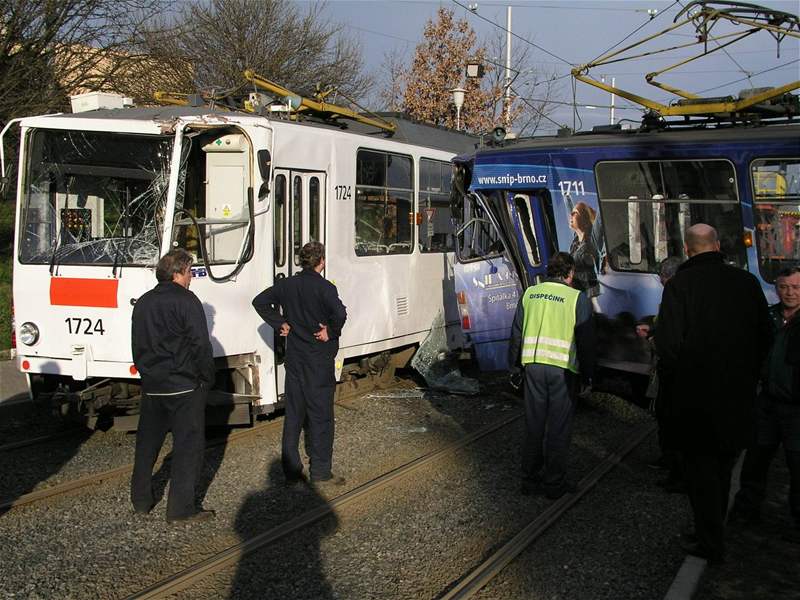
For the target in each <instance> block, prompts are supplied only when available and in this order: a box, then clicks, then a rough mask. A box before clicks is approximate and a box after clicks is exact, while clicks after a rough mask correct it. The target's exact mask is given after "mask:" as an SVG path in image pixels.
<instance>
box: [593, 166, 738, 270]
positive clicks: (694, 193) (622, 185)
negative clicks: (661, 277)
mask: <svg viewBox="0 0 800 600" xmlns="http://www.w3.org/2000/svg"><path fill="white" fill-rule="evenodd" d="M595 175H596V177H597V189H598V196H599V199H600V207H601V210H602V214H603V222H604V223H605V235H606V247H607V248H608V249H609V251H608V262H609V265H610V266H611V268H612V269H614V270H617V271H636V272H646V273H655V272H657V269H658V265H659V263H660V262H662V261H663V260H664V259H666V258H667V257H670V256H678V257H680V258H685V256H684V248H683V243H684V234H685V232H686V230H687V229H688V228H689V227H691V226H692V225H693V224H695V223H708V224H709V225H712V226H713V227H715V228H716V229H717V232H718V234H719V237H720V246H721V250H722V252H723V253H724V254H725V255H726V257H727V260H728V262H729V263H731V264H734V265H737V266H741V267H744V266H746V255H745V248H744V243H743V241H742V235H741V232H742V219H741V212H740V207H739V202H738V196H737V193H736V178H735V175H734V170H733V166H732V165H731V163H730V162H728V161H725V160H708V161H696V160H686V161H631V162H614V163H599V164H598V165H597V167H596V169H595Z"/></svg>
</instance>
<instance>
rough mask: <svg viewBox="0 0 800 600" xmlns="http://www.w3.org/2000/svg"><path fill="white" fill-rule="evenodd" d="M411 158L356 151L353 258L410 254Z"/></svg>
mask: <svg viewBox="0 0 800 600" xmlns="http://www.w3.org/2000/svg"><path fill="white" fill-rule="evenodd" d="M413 194H414V186H413V171H412V162H411V158H410V157H408V156H401V155H398V154H389V153H387V152H377V151H373V150H359V151H358V154H357V157H356V199H355V230H356V240H355V252H356V255H357V256H375V255H379V254H410V253H411V250H412V247H413V245H412V244H413V239H412V238H413V232H412V218H413V198H414V195H413Z"/></svg>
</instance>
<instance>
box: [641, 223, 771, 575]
mask: <svg viewBox="0 0 800 600" xmlns="http://www.w3.org/2000/svg"><path fill="white" fill-rule="evenodd" d="M685 243H686V252H687V254H688V256H689V260H687V261H686V262H685V263H684V264H683V265H681V267H680V268H679V269H678V272H677V274H676V275H675V276H674V277H673V278H672V279H670V280H669V282H667V284H666V286H665V287H664V294H663V297H662V301H661V309H660V311H659V315H658V327H657V329H656V333H655V342H656V349H657V351H658V357H659V363H658V373H659V380H660V384H661V385H662V386H663V393H664V404H665V405H664V412H665V415H664V417H665V419H666V420H667V422H668V423H669V424H670V425H669V426H670V428H671V430H672V431H673V432H674V434H675V442H676V445H677V447H678V449H679V450H680V451H681V452H682V455H683V458H684V465H683V467H684V471H685V477H686V484H687V488H688V491H689V499H690V500H691V504H692V510H693V512H694V522H695V535H696V538H697V540H696V542H692V543H687V544H686V545H685V549H686V550H687V552H689V553H690V554H694V555H697V556H701V557H704V558H706V559H708V560H709V561H711V562H718V561H721V560H722V559H723V554H724V519H725V514H726V512H727V508H728V493H729V490H730V480H731V471H732V470H733V465H734V462H735V460H736V457H737V455H738V453H739V452H740V451H741V450H742V449H743V448H745V447H746V446H748V445H749V443H750V440H751V438H752V434H753V415H754V399H755V394H756V385H757V383H758V377H759V371H760V366H761V363H762V361H763V359H764V357H765V356H766V354H767V351H768V349H769V345H770V341H771V337H772V336H771V332H770V324H769V314H768V312H767V302H766V299H765V298H764V294H763V292H762V291H761V287H760V285H759V283H758V280H756V278H755V277H753V276H752V275H751V274H750V273H748V272H746V271H743V270H742V269H738V268H736V267H733V266H730V265H726V264H725V259H724V256H723V255H722V253H721V252H720V251H719V248H720V245H719V240H718V238H717V232H716V230H715V229H714V228H713V227H710V226H709V225H705V224H702V223H700V224H697V225H693V226H692V227H690V228H689V229H688V230H687V232H686V237H685Z"/></svg>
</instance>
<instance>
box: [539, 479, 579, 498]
mask: <svg viewBox="0 0 800 600" xmlns="http://www.w3.org/2000/svg"><path fill="white" fill-rule="evenodd" d="M577 491H578V486H576V485H575V484H574V483H571V482H568V481H566V480H565V481H563V482H562V483H561V485H559V486H558V487H555V488H545V491H544V495H545V497H546V498H547V499H548V500H558V499H559V498H561V496H563V495H564V494H574V493H575V492H577Z"/></svg>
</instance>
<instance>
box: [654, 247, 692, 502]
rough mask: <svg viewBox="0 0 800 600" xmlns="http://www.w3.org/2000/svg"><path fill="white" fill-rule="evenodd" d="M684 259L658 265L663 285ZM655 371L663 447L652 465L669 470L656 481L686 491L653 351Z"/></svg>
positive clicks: (670, 490)
mask: <svg viewBox="0 0 800 600" xmlns="http://www.w3.org/2000/svg"><path fill="white" fill-rule="evenodd" d="M682 262H683V261H682V259H681V258H680V257H678V256H670V257H669V258H666V259H664V260H663V261H662V262H661V264H660V265H659V266H658V279H659V281H660V282H661V285H662V286H665V285H667V282H668V281H669V280H670V279H672V278H673V277H674V276H675V273H677V272H678V268H680V266H681V263H682ZM657 327H658V323H657V322H656V324H655V325H654V327H653V330H652V333H651V336H652V335H655V330H656V328H657ZM653 361H654V364H653V372H652V376H651V381H650V385H649V386H648V397H650V398H653V411H654V412H655V415H656V421H657V422H658V446H659V448H660V449H661V457H660V458H659V460H657V461H655V462H654V463H651V466H656V467H658V468H663V469H666V470H667V476H666V477H664V478H663V479H660V480H659V481H658V482H656V485H658V486H659V487H662V488H663V489H664V491H666V492H668V493H678V494H685V493H686V484H685V483H684V477H683V471H682V469H681V458H680V451H679V450H678V449H677V447H676V444H675V441H674V439H673V438H674V437H675V433H674V432H672V431H670V428H669V426H670V423H669V421H668V420H667V419H666V414H665V410H664V409H665V404H666V403H665V400H664V398H663V397H662V394H661V393H660V392H661V390H660V387H659V385H658V354H657V353H656V352H653Z"/></svg>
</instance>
